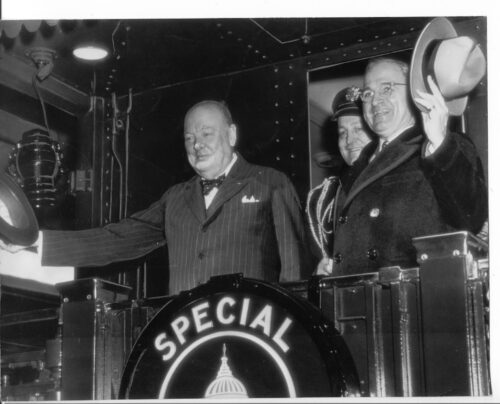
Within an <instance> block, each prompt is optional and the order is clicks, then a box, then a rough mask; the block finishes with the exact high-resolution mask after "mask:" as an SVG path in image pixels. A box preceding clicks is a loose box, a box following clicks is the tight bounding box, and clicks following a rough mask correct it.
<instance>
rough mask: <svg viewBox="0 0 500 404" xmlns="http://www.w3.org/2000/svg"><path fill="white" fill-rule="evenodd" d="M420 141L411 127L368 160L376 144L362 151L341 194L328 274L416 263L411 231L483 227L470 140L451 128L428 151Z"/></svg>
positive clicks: (480, 180) (483, 203) (480, 182)
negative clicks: (429, 152)
mask: <svg viewBox="0 0 500 404" xmlns="http://www.w3.org/2000/svg"><path fill="white" fill-rule="evenodd" d="M425 146H426V140H425V135H423V134H422V133H421V132H420V131H419V130H417V129H416V128H412V129H409V130H407V131H406V132H404V133H402V134H401V135H400V136H398V137H397V138H396V139H395V140H393V141H392V142H391V143H389V144H388V146H387V147H386V148H385V149H384V150H382V151H381V152H380V153H379V154H377V155H376V156H375V158H374V159H373V160H372V161H370V157H371V156H372V155H373V153H374V150H375V148H376V147H377V145H376V144H375V143H374V144H370V145H369V146H367V148H366V149H365V150H363V152H362V155H361V156H360V158H359V159H358V161H356V163H355V164H354V166H353V171H354V172H356V175H355V180H354V181H353V182H352V183H351V184H348V186H347V187H346V188H347V190H346V191H345V192H342V193H341V195H340V198H339V201H338V202H339V208H338V209H337V211H338V212H339V213H338V216H337V218H336V223H335V227H336V228H335V237H334V245H333V254H332V256H333V261H334V264H333V265H334V266H333V274H335V275H347V274H354V273H362V272H368V271H372V270H377V269H378V268H380V267H384V266H391V265H400V266H401V267H412V266H416V265H417V261H416V251H415V249H414V247H413V245H412V237H417V236H424V235H431V234H436V233H443V232H450V231H456V230H468V231H471V232H472V233H476V232H478V231H479V230H480V229H481V226H482V225H483V223H484V221H485V219H486V216H487V190H486V186H485V181H484V175H483V171H482V167H481V162H480V160H479V158H478V156H477V154H476V151H475V149H474V146H473V144H472V142H471V141H470V139H469V138H468V137H467V136H465V135H462V134H457V133H448V134H447V135H446V137H445V140H444V141H443V143H442V144H441V146H440V147H439V148H438V149H437V150H436V151H435V152H434V153H433V154H431V155H430V156H428V157H424V150H425Z"/></svg>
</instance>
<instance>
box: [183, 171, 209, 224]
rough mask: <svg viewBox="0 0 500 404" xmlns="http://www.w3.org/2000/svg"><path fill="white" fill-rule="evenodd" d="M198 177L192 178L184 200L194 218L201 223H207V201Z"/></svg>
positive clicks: (185, 191)
mask: <svg viewBox="0 0 500 404" xmlns="http://www.w3.org/2000/svg"><path fill="white" fill-rule="evenodd" d="M198 178H199V177H198V176H195V177H194V178H192V179H191V180H190V181H189V182H188V183H187V184H186V187H185V188H184V199H185V201H186V204H187V205H188V206H189V208H190V209H191V211H192V212H193V214H194V216H195V217H196V219H198V221H199V222H200V223H203V222H204V221H205V217H206V213H205V210H206V209H205V199H204V198H203V194H202V192H201V185H200V184H199V182H198Z"/></svg>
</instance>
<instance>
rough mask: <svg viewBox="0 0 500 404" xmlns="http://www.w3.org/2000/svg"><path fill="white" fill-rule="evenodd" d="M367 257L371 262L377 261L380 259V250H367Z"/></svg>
mask: <svg viewBox="0 0 500 404" xmlns="http://www.w3.org/2000/svg"><path fill="white" fill-rule="evenodd" d="M366 256H367V257H368V258H369V259H371V260H376V259H377V258H378V250H377V249H376V248H369V249H368V250H366Z"/></svg>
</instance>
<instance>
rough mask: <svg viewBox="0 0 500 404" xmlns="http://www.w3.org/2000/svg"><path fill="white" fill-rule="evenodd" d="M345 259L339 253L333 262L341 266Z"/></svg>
mask: <svg viewBox="0 0 500 404" xmlns="http://www.w3.org/2000/svg"><path fill="white" fill-rule="evenodd" d="M343 259H344V257H342V254H341V253H337V254H335V255H334V256H333V261H334V262H335V263H336V264H340V263H341V262H342V260H343Z"/></svg>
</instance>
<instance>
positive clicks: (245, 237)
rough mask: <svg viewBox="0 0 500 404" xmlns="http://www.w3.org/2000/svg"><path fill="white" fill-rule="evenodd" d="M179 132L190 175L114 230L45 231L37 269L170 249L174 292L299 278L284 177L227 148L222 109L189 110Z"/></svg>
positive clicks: (302, 251)
mask: <svg viewBox="0 0 500 404" xmlns="http://www.w3.org/2000/svg"><path fill="white" fill-rule="evenodd" d="M184 132H185V133H184V139H185V148H186V152H187V156H188V160H189V163H190V164H191V166H192V167H193V169H194V170H195V171H196V173H197V175H195V176H194V177H193V178H191V179H190V180H189V181H187V182H185V183H181V184H177V185H175V186H173V187H171V188H170V189H169V190H167V192H166V193H165V194H164V195H163V196H162V198H161V199H160V200H159V201H157V202H155V203H153V204H152V205H151V206H150V207H149V208H147V209H145V210H143V211H141V212H138V213H136V214H134V215H132V216H131V217H129V218H126V219H124V220H122V221H120V222H119V223H114V224H110V225H107V226H105V227H103V228H96V229H88V230H81V231H44V232H43V242H42V264H43V265H48V266H67V265H70V266H100V265H106V264H108V263H111V262H115V261H123V260H130V259H134V258H137V257H140V256H143V255H145V254H147V253H149V252H151V251H152V250H154V249H156V248H158V247H161V246H163V245H167V247H168V250H169V270H170V276H169V278H170V284H169V289H170V293H172V294H175V293H178V292H180V291H182V290H186V289H190V288H193V287H195V286H196V285H198V284H200V283H202V282H205V281H207V280H208V279H209V278H210V277H211V276H214V275H222V274H228V273H235V272H242V273H243V274H244V275H245V276H247V277H251V278H258V279H263V280H266V281H269V282H278V281H290V280H297V279H300V273H301V271H304V270H308V268H307V265H308V257H309V253H308V248H307V246H306V244H305V231H304V228H303V221H302V215H301V210H300V204H299V199H298V197H297V194H296V192H295V190H294V188H293V185H292V184H291V182H290V180H289V179H288V178H287V177H286V176H285V175H284V174H283V173H281V172H279V171H276V170H274V169H272V168H268V167H261V166H256V165H252V164H249V163H248V162H246V161H245V160H244V159H243V157H242V156H241V155H240V154H238V153H236V152H235V151H234V148H235V145H236V140H237V131H236V126H235V125H234V123H233V121H232V118H231V114H230V112H229V110H228V109H227V107H226V106H225V105H224V104H222V103H220V102H217V101H203V102H200V103H198V104H196V105H194V106H193V107H192V108H191V109H190V110H189V111H188V113H187V114H186V117H185V122H184Z"/></svg>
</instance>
